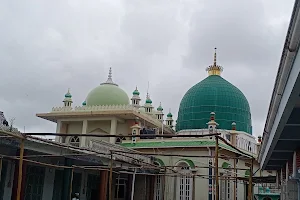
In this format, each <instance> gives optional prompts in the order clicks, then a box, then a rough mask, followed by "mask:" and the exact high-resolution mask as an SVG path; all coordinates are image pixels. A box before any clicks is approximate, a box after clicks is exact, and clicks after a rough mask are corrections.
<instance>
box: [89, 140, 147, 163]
mask: <svg viewBox="0 0 300 200" xmlns="http://www.w3.org/2000/svg"><path fill="white" fill-rule="evenodd" d="M88 148H89V149H91V150H94V151H98V152H101V153H104V154H110V153H111V152H113V151H116V153H115V154H113V159H118V160H122V161H125V162H128V163H136V162H137V161H140V164H143V163H144V164H145V163H149V164H151V162H152V161H151V158H150V157H148V156H143V155H138V154H137V153H138V152H137V151H134V150H131V149H128V148H125V147H122V146H118V145H113V144H111V143H109V142H105V141H90V143H89V147H88ZM105 157H107V158H110V156H109V155H107V156H105Z"/></svg>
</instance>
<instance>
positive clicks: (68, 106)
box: [37, 52, 277, 200]
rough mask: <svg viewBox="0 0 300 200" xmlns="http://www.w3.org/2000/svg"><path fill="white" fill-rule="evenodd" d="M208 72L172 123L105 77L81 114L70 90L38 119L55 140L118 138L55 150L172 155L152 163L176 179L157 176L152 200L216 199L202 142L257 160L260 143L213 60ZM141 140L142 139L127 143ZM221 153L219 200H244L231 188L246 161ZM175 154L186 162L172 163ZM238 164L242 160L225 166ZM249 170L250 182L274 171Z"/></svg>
mask: <svg viewBox="0 0 300 200" xmlns="http://www.w3.org/2000/svg"><path fill="white" fill-rule="evenodd" d="M206 71H207V72H208V77H207V78H205V79H204V80H202V81H200V82H199V83H197V84H195V85H194V86H193V87H191V88H190V89H189V90H188V91H187V92H186V94H185V95H184V97H183V98H182V100H181V103H180V107H179V111H178V118H177V121H176V123H175V120H174V118H173V115H172V113H171V112H168V113H165V112H164V111H165V110H164V109H163V106H164V105H161V104H160V103H159V104H157V105H159V106H158V107H157V108H154V106H153V102H152V99H151V98H150V95H149V93H147V96H146V98H145V101H142V99H141V97H140V92H139V90H138V88H135V89H134V91H133V92H132V97H131V98H129V97H128V95H127V93H126V92H125V91H124V90H122V89H121V88H120V87H119V86H118V84H116V83H115V82H114V81H113V79H112V70H111V69H110V70H109V75H108V79H107V81H106V82H103V83H101V84H100V85H99V86H97V87H95V88H94V89H92V90H91V91H90V92H89V94H88V95H87V97H86V99H85V100H83V103H82V106H75V107H74V106H73V101H72V95H71V93H70V90H69V91H68V92H67V93H66V94H65V98H64V100H63V106H62V107H54V108H53V109H52V111H51V112H49V113H39V114H37V116H38V117H40V118H43V119H46V120H49V121H52V122H55V123H57V130H56V132H57V133H82V134H83V135H84V134H87V133H97V134H112V135H115V134H120V135H122V136H120V137H118V138H114V137H108V138H98V137H84V136H83V137H76V136H75V137H69V136H57V137H56V138H55V140H56V142H61V143H67V144H70V145H75V146H78V147H93V146H94V145H96V144H97V142H99V141H100V140H105V141H107V142H110V143H113V144H119V145H121V146H123V147H126V148H129V149H134V150H138V151H140V152H144V153H149V154H150V153H153V154H154V153H155V154H168V155H170V154H174V156H164V155H161V156H160V155H157V156H156V157H155V164H156V165H158V166H161V167H165V169H166V167H167V166H172V167H173V168H174V170H176V171H177V172H179V174H180V175H178V174H177V175H176V176H175V175H174V176H171V175H170V176H166V177H165V178H163V177H162V176H156V180H155V190H154V194H153V198H154V200H161V199H174V200H182V199H185V200H191V199H208V200H212V199H214V193H215V192H214V178H213V173H214V170H213V168H211V166H214V158H213V156H214V150H215V145H216V142H215V139H214V138H213V137H200V135H203V134H209V133H220V134H221V137H222V138H224V139H225V140H226V141H227V142H228V143H230V144H231V145H233V146H235V147H236V148H238V149H239V150H240V151H242V152H244V153H245V154H248V155H252V156H253V157H255V158H256V157H257V155H258V151H259V147H260V143H261V137H258V141H256V138H255V137H254V136H253V135H252V122H251V112H250V106H249V102H248V100H247V98H246V97H245V95H244V94H243V93H242V92H241V91H240V90H239V89H238V88H237V87H236V86H234V85H232V84H231V83H230V82H228V81H227V80H225V79H224V78H222V76H221V73H222V71H223V68H222V67H221V66H220V65H218V64H217V55H216V52H215V54H214V61H213V64H212V65H211V66H209V67H207V68H206ZM158 102H159V101H158ZM165 114H166V116H165ZM139 134H143V136H142V137H128V136H130V135H132V136H134V135H139ZM147 134H149V136H148V137H147ZM153 134H157V135H162V134H168V135H174V136H175V135H176V134H179V135H193V137H184V138H178V137H172V138H171V137H170V138H162V137H153ZM194 135H199V137H194ZM219 146H220V151H219V155H220V157H221V158H220V159H219V162H218V163H219V167H220V170H219V173H220V176H221V179H220V199H224V200H231V199H232V200H233V199H234V200H235V199H238V200H243V199H247V192H248V186H247V182H246V181H243V180H238V181H234V180H233V179H232V177H235V176H238V177H245V178H247V177H248V176H249V173H250V170H249V166H250V165H251V161H249V160H245V159H242V158H244V157H243V156H242V154H241V153H240V152H239V151H236V150H235V149H234V148H232V147H230V146H229V145H227V144H226V143H223V142H221V141H220V145H219ZM178 154H180V155H181V154H184V155H190V157H189V156H185V157H180V156H175V155H178ZM196 156H203V157H196ZM205 156H206V157H205ZM209 156H211V157H209ZM239 156H240V157H241V159H230V158H229V157H239ZM226 157H228V158H226ZM233 168H234V169H233ZM253 170H254V172H255V173H254V177H258V176H264V177H266V176H273V177H274V176H277V174H276V172H275V171H260V170H259V164H258V162H257V161H254V167H253ZM170 174H171V172H170ZM125 179H126V177H125ZM136 187H138V186H136ZM254 188H256V189H254V193H255V192H256V193H257V192H259V190H258V186H257V187H254ZM260 190H262V189H261V187H260ZM268 191H269V190H268ZM124 196H126V195H125V194H124ZM119 199H122V198H121V197H120V198H119Z"/></svg>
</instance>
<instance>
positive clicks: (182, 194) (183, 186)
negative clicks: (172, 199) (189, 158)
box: [176, 160, 193, 200]
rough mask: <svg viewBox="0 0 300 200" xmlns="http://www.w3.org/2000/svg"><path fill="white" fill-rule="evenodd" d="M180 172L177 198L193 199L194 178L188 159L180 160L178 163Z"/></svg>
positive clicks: (180, 199)
mask: <svg viewBox="0 0 300 200" xmlns="http://www.w3.org/2000/svg"><path fill="white" fill-rule="evenodd" d="M176 171H177V172H178V173H179V175H178V178H177V184H176V185H177V190H176V191H177V195H176V196H177V200H182V199H184V200H191V199H192V197H193V179H192V171H191V166H190V165H189V163H188V162H186V161H184V160H183V161H179V162H178V163H177V165H176Z"/></svg>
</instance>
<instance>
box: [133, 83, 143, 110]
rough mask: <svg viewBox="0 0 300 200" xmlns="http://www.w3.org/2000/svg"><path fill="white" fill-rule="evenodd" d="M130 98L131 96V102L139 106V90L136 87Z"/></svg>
mask: <svg viewBox="0 0 300 200" xmlns="http://www.w3.org/2000/svg"><path fill="white" fill-rule="evenodd" d="M132 95H133V96H132V98H131V104H132V105H133V106H134V107H136V108H139V107H140V101H141V98H140V92H139V91H138V89H137V87H136V88H135V90H134V91H133V93H132Z"/></svg>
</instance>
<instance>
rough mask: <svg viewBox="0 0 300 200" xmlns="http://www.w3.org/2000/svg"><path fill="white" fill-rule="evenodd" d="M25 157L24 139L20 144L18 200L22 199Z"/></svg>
mask: <svg viewBox="0 0 300 200" xmlns="http://www.w3.org/2000/svg"><path fill="white" fill-rule="evenodd" d="M23 157H24V139H22V140H21V143H20V159H19V174H18V188H17V199H16V200H20V199H21V189H22V173H23Z"/></svg>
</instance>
